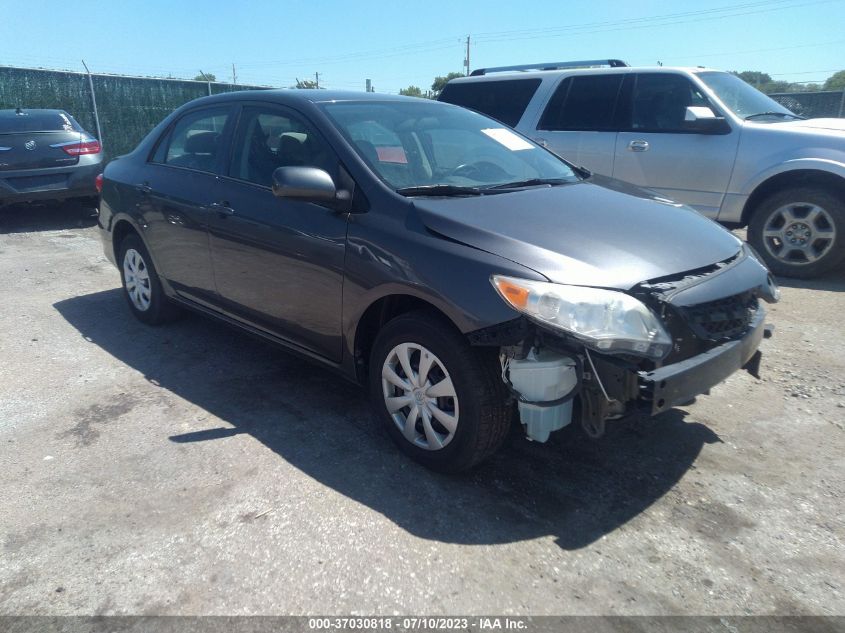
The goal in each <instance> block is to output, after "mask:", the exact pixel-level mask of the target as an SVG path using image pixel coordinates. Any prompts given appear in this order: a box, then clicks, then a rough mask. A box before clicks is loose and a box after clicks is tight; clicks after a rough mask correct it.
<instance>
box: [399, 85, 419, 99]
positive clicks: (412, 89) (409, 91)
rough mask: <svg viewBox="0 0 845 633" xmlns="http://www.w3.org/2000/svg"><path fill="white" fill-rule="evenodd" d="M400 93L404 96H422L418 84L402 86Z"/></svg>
mask: <svg viewBox="0 0 845 633" xmlns="http://www.w3.org/2000/svg"><path fill="white" fill-rule="evenodd" d="M399 94H400V95H405V96H406V97H422V96H423V92H422V90H421V89H420V88H419V87H418V86H408V87H407V88H402V89H401V90H400V91H399Z"/></svg>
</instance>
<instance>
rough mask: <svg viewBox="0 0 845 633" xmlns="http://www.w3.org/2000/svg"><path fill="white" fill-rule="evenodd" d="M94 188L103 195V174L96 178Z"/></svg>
mask: <svg viewBox="0 0 845 633" xmlns="http://www.w3.org/2000/svg"><path fill="white" fill-rule="evenodd" d="M94 186H95V187H96V188H97V193H103V174H97V177H96V178H94Z"/></svg>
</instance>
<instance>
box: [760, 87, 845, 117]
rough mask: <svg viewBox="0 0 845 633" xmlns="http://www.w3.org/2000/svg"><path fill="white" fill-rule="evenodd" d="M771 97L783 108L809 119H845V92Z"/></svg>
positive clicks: (775, 95)
mask: <svg viewBox="0 0 845 633" xmlns="http://www.w3.org/2000/svg"><path fill="white" fill-rule="evenodd" d="M769 96H770V97H771V98H772V99H774V100H775V101H777V102H778V103H779V104H781V105H782V106H783V107H785V108H789V109H790V110H792V112H794V113H795V114H797V115H798V116H802V117H804V118H807V119H818V118H827V117H845V90H838V91H825V92H781V93H776V94H771V95H769Z"/></svg>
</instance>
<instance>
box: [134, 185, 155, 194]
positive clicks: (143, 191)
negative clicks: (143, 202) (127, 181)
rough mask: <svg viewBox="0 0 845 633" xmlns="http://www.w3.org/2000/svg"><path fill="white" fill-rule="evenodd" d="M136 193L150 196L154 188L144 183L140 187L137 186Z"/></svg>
mask: <svg viewBox="0 0 845 633" xmlns="http://www.w3.org/2000/svg"><path fill="white" fill-rule="evenodd" d="M135 191H137V192H138V193H140V194H141V195H142V196H148V195H149V194H151V193H152V191H153V188H152V187H150V186H149V185H148V184H147V183H145V182H142V183H141V184H140V185H135Z"/></svg>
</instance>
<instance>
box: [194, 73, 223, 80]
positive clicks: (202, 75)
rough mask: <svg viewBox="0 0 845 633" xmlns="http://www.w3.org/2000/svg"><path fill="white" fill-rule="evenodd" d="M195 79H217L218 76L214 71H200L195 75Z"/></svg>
mask: <svg viewBox="0 0 845 633" xmlns="http://www.w3.org/2000/svg"><path fill="white" fill-rule="evenodd" d="M194 81H217V77H215V76H214V74H213V73H204V72H200V74H199V75H197V76H196V77H194Z"/></svg>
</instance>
